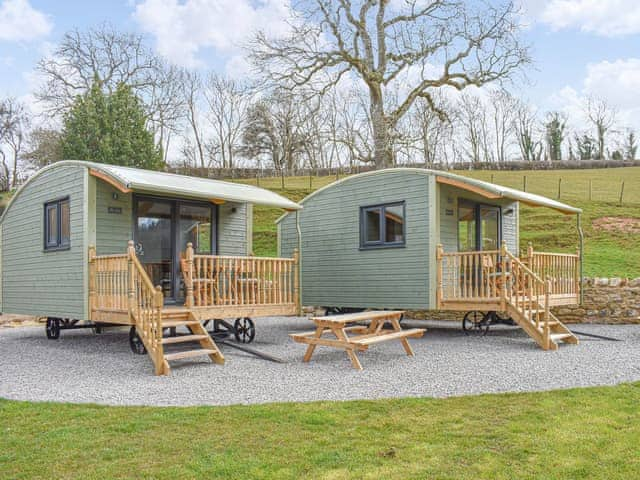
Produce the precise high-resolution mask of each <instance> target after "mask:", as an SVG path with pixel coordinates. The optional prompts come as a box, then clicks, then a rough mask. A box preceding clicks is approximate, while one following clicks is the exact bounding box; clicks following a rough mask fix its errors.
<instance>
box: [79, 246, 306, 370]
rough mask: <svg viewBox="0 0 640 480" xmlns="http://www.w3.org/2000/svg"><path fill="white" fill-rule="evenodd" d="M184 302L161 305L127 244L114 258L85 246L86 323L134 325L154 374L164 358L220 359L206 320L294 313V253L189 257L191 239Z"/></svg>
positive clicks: (296, 305) (189, 251)
mask: <svg viewBox="0 0 640 480" xmlns="http://www.w3.org/2000/svg"><path fill="white" fill-rule="evenodd" d="M181 271H182V280H183V281H184V291H185V300H184V305H178V306H165V305H164V296H163V294H162V291H161V288H160V287H159V286H154V285H153V283H152V282H151V280H150V278H149V275H148V274H147V272H146V270H145V268H144V266H143V265H142V264H141V262H140V261H139V259H138V258H137V256H136V253H135V248H134V246H133V242H129V246H128V248H127V252H126V253H124V254H120V255H104V256H97V255H96V251H95V248H94V247H90V249H89V311H90V320H91V321H93V322H98V323H108V324H117V325H132V326H135V328H136V332H137V333H138V336H139V337H140V340H141V341H142V343H143V344H144V346H145V347H146V350H147V352H148V354H149V356H150V357H151V359H152V360H153V363H154V365H155V370H156V373H157V374H159V375H160V374H168V373H169V371H170V368H169V364H168V362H169V361H170V360H177V359H180V358H188V357H191V356H196V355H209V357H210V358H211V359H212V360H213V361H214V362H216V363H223V362H224V357H223V356H222V353H221V352H220V351H219V350H218V348H217V346H216V345H215V342H214V341H213V339H211V337H210V336H209V334H208V333H207V331H206V330H205V328H204V326H203V324H202V323H203V322H204V321H205V320H210V319H224V318H240V317H263V316H271V315H295V314H296V313H298V312H299V310H300V305H299V301H298V290H299V287H298V284H299V279H298V258H297V252H296V253H294V258H262V257H231V256H219V255H195V254H194V252H193V247H192V245H191V244H189V245H188V247H187V251H186V252H185V255H184V257H183V259H182V261H181ZM178 326H184V327H186V328H187V329H188V330H189V331H190V335H186V336H183V337H171V338H163V330H164V329H166V328H172V327H178ZM189 341H191V342H193V341H197V342H199V344H200V347H201V348H200V349H197V350H191V351H186V352H178V353H174V354H167V353H165V352H164V345H166V344H174V343H180V342H189Z"/></svg>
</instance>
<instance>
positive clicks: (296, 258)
mask: <svg viewBox="0 0 640 480" xmlns="http://www.w3.org/2000/svg"><path fill="white" fill-rule="evenodd" d="M293 264H294V270H295V271H294V274H293V295H294V297H295V300H296V314H297V315H298V316H302V299H301V298H300V253H299V252H298V249H297V248H294V249H293Z"/></svg>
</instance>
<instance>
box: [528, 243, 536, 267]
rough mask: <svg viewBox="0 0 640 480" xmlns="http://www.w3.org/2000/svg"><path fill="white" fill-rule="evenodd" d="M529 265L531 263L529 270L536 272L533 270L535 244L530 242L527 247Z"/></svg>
mask: <svg viewBox="0 0 640 480" xmlns="http://www.w3.org/2000/svg"><path fill="white" fill-rule="evenodd" d="M527 263H529V268H530V269H531V271H532V272H535V270H534V269H533V243H531V242H529V244H528V245H527Z"/></svg>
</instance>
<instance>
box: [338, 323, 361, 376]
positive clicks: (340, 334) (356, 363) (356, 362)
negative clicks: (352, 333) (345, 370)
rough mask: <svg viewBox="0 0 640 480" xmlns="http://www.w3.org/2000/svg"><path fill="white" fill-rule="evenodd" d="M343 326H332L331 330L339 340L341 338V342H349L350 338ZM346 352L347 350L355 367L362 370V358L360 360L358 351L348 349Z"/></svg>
mask: <svg viewBox="0 0 640 480" xmlns="http://www.w3.org/2000/svg"><path fill="white" fill-rule="evenodd" d="M343 328H344V327H343ZM343 328H332V329H331V331H332V332H333V334H334V335H335V336H336V338H337V339H338V340H340V341H341V342H345V343H347V342H349V339H348V338H347V334H346V333H345V331H344V329H343ZM346 352H347V355H349V358H350V359H351V364H352V365H353V366H354V368H357V369H358V370H362V365H361V364H360V360H358V356H357V355H356V352H354V351H353V350H352V349H346Z"/></svg>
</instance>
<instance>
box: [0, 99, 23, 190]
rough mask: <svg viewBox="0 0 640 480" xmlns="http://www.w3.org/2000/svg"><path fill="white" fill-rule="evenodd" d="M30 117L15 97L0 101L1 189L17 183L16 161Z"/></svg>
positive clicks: (17, 170) (11, 186)
mask: <svg viewBox="0 0 640 480" xmlns="http://www.w3.org/2000/svg"><path fill="white" fill-rule="evenodd" d="M29 126H30V118H29V115H28V114H27V111H26V109H25V107H24V105H23V104H22V103H21V102H19V101H17V100H16V99H15V98H11V97H10V98H6V99H4V100H2V101H0V160H1V162H2V165H1V168H2V173H1V180H2V190H8V189H9V188H15V187H16V186H17V185H18V172H19V165H18V162H19V160H20V159H21V155H22V153H23V149H24V146H25V144H26V137H27V133H28V130H29Z"/></svg>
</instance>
